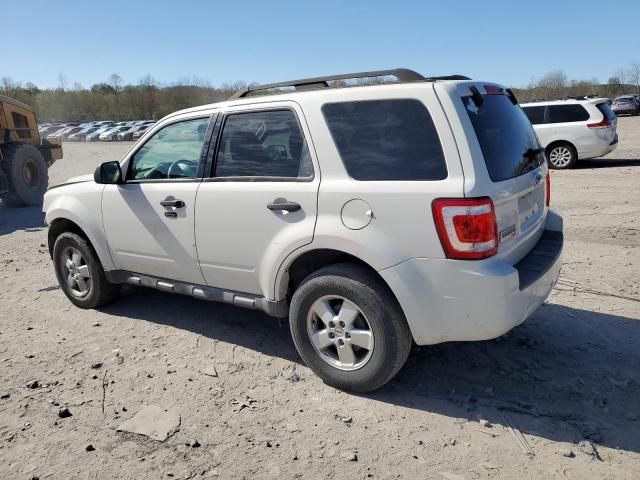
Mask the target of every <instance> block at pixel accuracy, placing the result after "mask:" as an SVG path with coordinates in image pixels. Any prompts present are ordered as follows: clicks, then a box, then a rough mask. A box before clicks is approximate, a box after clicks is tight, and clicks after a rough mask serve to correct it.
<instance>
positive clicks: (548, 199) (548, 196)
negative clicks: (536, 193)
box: [546, 172, 551, 207]
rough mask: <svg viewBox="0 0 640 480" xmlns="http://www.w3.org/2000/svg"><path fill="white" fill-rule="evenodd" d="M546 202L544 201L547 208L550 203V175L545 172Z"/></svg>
mask: <svg viewBox="0 0 640 480" xmlns="http://www.w3.org/2000/svg"><path fill="white" fill-rule="evenodd" d="M546 180H547V200H546V204H547V207H548V206H549V203H551V173H550V172H547V179H546Z"/></svg>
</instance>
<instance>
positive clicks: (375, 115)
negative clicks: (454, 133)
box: [322, 99, 448, 181]
mask: <svg viewBox="0 0 640 480" xmlns="http://www.w3.org/2000/svg"><path fill="white" fill-rule="evenodd" d="M322 113H323V115H324V118H325V121H326V122H327V126H328V127H329V131H330V132H331V136H332V137H333V141H334V142H335V144H336V147H337V149H338V152H339V153H340V157H341V158H342V162H343V163H344V166H345V168H346V169H347V172H348V173H349V175H350V176H351V177H352V178H353V179H355V180H369V181H372V180H432V181H433V180H444V179H445V178H447V175H448V172H447V165H446V162H445V158H444V153H443V151H442V145H441V143H440V138H439V137H438V133H437V132H436V129H435V126H434V124H433V120H432V118H431V115H430V114H429V111H428V110H427V108H426V107H425V105H424V104H423V103H422V102H420V101H418V100H415V99H385V100H365V101H356V102H339V103H327V104H325V105H323V106H322Z"/></svg>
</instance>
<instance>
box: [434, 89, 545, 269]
mask: <svg viewBox="0 0 640 480" xmlns="http://www.w3.org/2000/svg"><path fill="white" fill-rule="evenodd" d="M447 83H448V84H447ZM436 92H437V93H438V97H439V98H440V100H441V102H442V104H443V107H444V109H445V111H446V112H447V116H448V117H449V120H450V122H451V126H452V129H453V130H454V135H455V136H456V141H457V143H458V147H459V149H460V157H461V162H462V166H463V170H464V181H465V186H464V193H465V197H485V196H487V197H490V198H491V200H492V201H493V204H494V207H495V214H496V222H497V231H498V241H499V244H498V252H497V256H498V257H500V258H502V259H504V260H506V261H508V262H509V263H510V264H512V265H514V264H516V263H517V262H518V261H519V260H521V259H522V258H523V257H524V256H525V255H526V254H527V253H529V251H531V249H532V248H533V247H534V246H535V244H536V243H537V242H538V240H539V239H540V236H541V235H542V232H543V229H544V223H545V222H544V221H545V218H546V214H547V207H546V194H547V185H546V181H545V180H546V179H547V174H548V169H547V165H546V161H545V157H544V152H543V149H542V147H541V145H540V142H539V141H538V138H537V136H536V134H535V132H534V130H533V127H532V126H531V123H530V122H529V119H528V118H527V116H526V115H525V114H524V112H523V111H522V109H521V108H520V106H519V105H518V104H517V100H516V99H515V97H514V96H513V94H512V93H511V91H510V90H507V89H505V88H503V87H501V86H500V85H496V84H491V83H485V82H442V83H441V84H439V85H436Z"/></svg>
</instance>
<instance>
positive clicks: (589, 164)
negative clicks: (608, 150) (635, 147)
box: [573, 158, 640, 170]
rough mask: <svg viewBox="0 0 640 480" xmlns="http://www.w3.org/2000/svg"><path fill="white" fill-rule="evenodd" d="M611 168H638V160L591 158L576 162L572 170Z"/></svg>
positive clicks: (639, 164) (639, 160) (639, 163)
mask: <svg viewBox="0 0 640 480" xmlns="http://www.w3.org/2000/svg"><path fill="white" fill-rule="evenodd" d="M611 167H640V159H637V158H627V159H624V158H591V159H589V160H580V161H578V162H576V164H575V166H574V167H573V168H575V169H577V170H581V169H587V168H591V169H593V168H611Z"/></svg>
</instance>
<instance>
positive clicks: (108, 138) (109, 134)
mask: <svg viewBox="0 0 640 480" xmlns="http://www.w3.org/2000/svg"><path fill="white" fill-rule="evenodd" d="M129 128H130V127H129V126H127V125H120V126H119V127H113V128H110V129H109V130H106V131H105V132H102V133H101V134H100V136H99V137H98V138H99V139H100V140H101V141H103V142H113V141H115V140H117V139H118V133H120V132H124V131H125V130H128V129H129Z"/></svg>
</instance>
